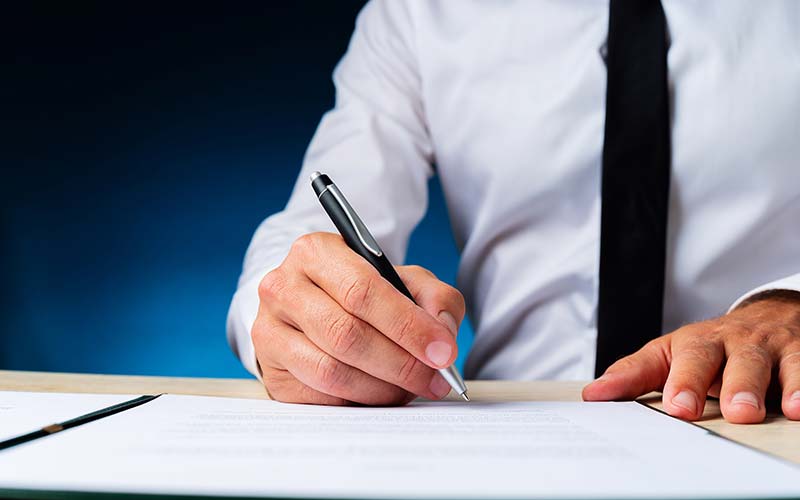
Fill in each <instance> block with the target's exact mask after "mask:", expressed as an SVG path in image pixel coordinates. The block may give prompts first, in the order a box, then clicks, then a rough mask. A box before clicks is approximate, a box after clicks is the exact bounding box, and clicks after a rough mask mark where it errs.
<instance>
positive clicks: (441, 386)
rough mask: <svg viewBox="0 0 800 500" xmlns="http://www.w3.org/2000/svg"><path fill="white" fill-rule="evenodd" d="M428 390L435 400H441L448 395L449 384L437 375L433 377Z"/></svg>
mask: <svg viewBox="0 0 800 500" xmlns="http://www.w3.org/2000/svg"><path fill="white" fill-rule="evenodd" d="M429 388H430V390H431V392H432V393H434V394H435V395H436V397H437V398H443V397H445V396H447V395H448V394H449V393H450V384H448V383H447V381H446V380H445V379H444V378H442V376H441V375H439V374H438V373H435V374H434V375H433V378H432V379H431V385H430V386H429Z"/></svg>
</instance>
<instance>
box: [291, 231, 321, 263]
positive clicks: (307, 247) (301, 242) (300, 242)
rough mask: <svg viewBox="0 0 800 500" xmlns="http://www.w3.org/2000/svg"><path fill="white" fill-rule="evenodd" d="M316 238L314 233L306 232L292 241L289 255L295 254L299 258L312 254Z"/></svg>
mask: <svg viewBox="0 0 800 500" xmlns="http://www.w3.org/2000/svg"><path fill="white" fill-rule="evenodd" d="M316 240H317V235H316V234H315V233H307V234H304V235H302V236H300V237H299V238H297V239H296V240H294V243H292V248H291V250H290V252H289V253H290V255H297V256H299V257H301V258H303V257H306V256H309V255H313V254H314V251H315V249H316V243H317V241H316Z"/></svg>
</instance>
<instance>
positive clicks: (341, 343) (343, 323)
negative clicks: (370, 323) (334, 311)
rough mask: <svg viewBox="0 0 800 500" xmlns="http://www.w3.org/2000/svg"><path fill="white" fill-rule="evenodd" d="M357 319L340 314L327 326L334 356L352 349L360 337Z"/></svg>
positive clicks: (341, 354) (345, 353) (342, 354)
mask: <svg viewBox="0 0 800 500" xmlns="http://www.w3.org/2000/svg"><path fill="white" fill-rule="evenodd" d="M359 326H360V325H359V321H358V319H356V318H354V317H353V316H350V315H349V314H341V315H339V316H338V317H337V318H336V319H334V320H333V322H331V324H330V326H329V327H328V336H329V338H330V346H331V351H333V354H334V355H335V356H344V355H347V354H348V353H350V352H351V351H352V350H353V347H354V346H355V345H357V344H358V341H359V339H360V338H361V328H359Z"/></svg>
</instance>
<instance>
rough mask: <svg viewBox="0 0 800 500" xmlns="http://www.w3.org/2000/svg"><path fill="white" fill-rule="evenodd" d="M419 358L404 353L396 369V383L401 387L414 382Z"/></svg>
mask: <svg viewBox="0 0 800 500" xmlns="http://www.w3.org/2000/svg"><path fill="white" fill-rule="evenodd" d="M418 363H420V362H419V360H418V359H417V358H415V357H414V356H412V355H410V354H406V355H405V360H403V363H402V364H401V365H400V369H399V370H398V371H397V385H399V386H401V387H410V386H411V385H412V384H413V383H414V382H415V374H416V373H417V365H418Z"/></svg>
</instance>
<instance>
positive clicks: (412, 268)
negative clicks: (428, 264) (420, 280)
mask: <svg viewBox="0 0 800 500" xmlns="http://www.w3.org/2000/svg"><path fill="white" fill-rule="evenodd" d="M406 269H408V271H409V272H410V273H412V274H422V275H425V276H428V277H429V278H436V275H435V274H433V272H432V271H431V270H430V269H426V268H424V267H422V266H418V265H416V264H414V265H410V266H407V267H406Z"/></svg>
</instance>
